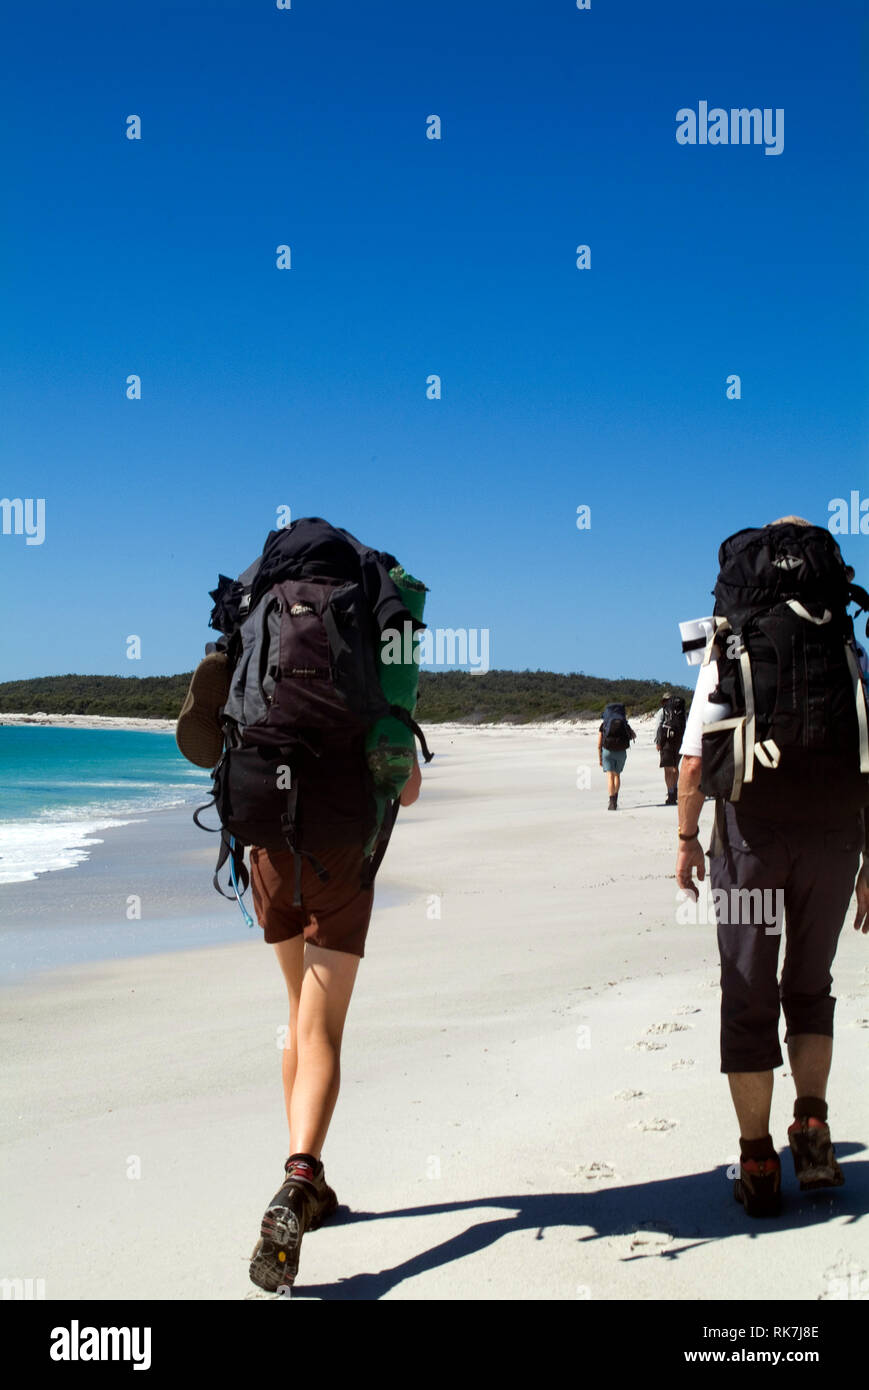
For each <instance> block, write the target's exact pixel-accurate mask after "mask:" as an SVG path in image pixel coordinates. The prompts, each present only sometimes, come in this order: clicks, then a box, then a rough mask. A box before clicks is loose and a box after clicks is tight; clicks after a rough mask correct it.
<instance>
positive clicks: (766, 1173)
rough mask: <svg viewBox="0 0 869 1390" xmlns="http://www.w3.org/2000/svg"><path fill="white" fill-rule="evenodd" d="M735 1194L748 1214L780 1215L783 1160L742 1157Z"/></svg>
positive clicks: (734, 1186)
mask: <svg viewBox="0 0 869 1390" xmlns="http://www.w3.org/2000/svg"><path fill="white" fill-rule="evenodd" d="M733 1195H734V1197H735V1198H736V1200H737V1202H741V1203H742V1205H743V1206H744V1207H745V1214H746V1216H778V1214H779V1212H780V1211H781V1160H780V1159H779V1158H778V1157H775V1158H742V1159H740V1162H739V1177H738V1178H735V1179H734V1181H733Z"/></svg>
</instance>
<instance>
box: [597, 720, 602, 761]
mask: <svg viewBox="0 0 869 1390" xmlns="http://www.w3.org/2000/svg"><path fill="white" fill-rule="evenodd" d="M597 760H598V762H599V763H600V765H601V767H603V729H602V728H601V729H599V730H598V735H597Z"/></svg>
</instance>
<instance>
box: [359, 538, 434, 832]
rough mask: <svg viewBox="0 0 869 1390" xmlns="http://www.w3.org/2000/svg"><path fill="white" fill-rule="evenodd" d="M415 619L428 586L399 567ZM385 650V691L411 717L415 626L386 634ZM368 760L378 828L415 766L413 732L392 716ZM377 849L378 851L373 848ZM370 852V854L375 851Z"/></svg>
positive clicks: (395, 572) (376, 733)
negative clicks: (388, 806) (376, 807)
mask: <svg viewBox="0 0 869 1390" xmlns="http://www.w3.org/2000/svg"><path fill="white" fill-rule="evenodd" d="M389 577H390V579H391V580H392V581H393V583H394V584H395V587H396V588H397V590H398V592H399V594H400V596H401V598H402V599H403V601H404V603H405V604H406V606H407V610H408V612H409V613H410V614H411V616H412V618H415V619H416V620H417V621H418V622H420V623H421V622H422V615H423V610H424V609H425V596H426V592H427V590H426V586H425V585H424V584H422V583H421V582H420V580H418V579H414V577H413V575H410V574H408V573H407V572H406V570H404V569H403V568H402V567H401V565H397V566H396V567H395V568H394V569H391V570H390V571H389ZM384 637H385V638H386V640H384V641H382V642H381V644H380V653H379V657H380V685H381V688H382V690H383V694H384V696H385V698H386V699H387V700H388V702H389V704H390V707H392V706H399V707H400V708H401V709H402V710H404V711H405V712H406V714H407V715H412V714H413V713H414V711H415V709H416V701H417V691H418V689H419V660H418V658H419V649H418V647H417V646H416V643H415V641H414V633H413V631H412V629H411V627H410V624H409V623H407V624H405V627H404V629H403V630H401V631H399V630H398V629H396V630H395V631H393V632H392V633H390V634H388V636H387V634H384ZM365 756H366V760H367V762H368V767H369V770H370V772H371V775H372V777H373V779H374V790H375V795H376V797H377V800H378V815H377V821H378V824H380V823H381V821H382V819H383V816H384V815H385V814H386V805H387V803H389V802H396V801H397V800H398V798H399V797H400V796H401V793H402V792H403V790H404V788H405V786H406V785H407V781H408V778H409V777H410V774H411V772H412V770H413V765H414V763H415V762H416V745H415V743H414V734H413V729H412V728H411V727H410V726H409V724H407V723H406V722H404V718H397V717H396V716H395V715H394V714H392V713H390V714H387V715H385V716H384V717H383V718H381V719H378V720H377V722H376V724H373V725H372V727H371V728H370V729H369V731H368V733H367V735H366V737H365ZM372 847H373V846H372ZM372 847H369V846H366V848H372Z"/></svg>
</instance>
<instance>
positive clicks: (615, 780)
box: [597, 703, 636, 811]
mask: <svg viewBox="0 0 869 1390" xmlns="http://www.w3.org/2000/svg"><path fill="white" fill-rule="evenodd" d="M635 738H636V734H635V733H634V731H633V729H632V728H631V726H630V724H629V723H628V716H627V712H626V710H625V707H624V705H622V704H618V703H612V704H609V705H607V706H606V708H605V710H604V712H603V721H602V723H601V726H600V729H599V731H598V736H597V755H598V761H599V763H600V765H601V767H602V768H603V770H604V772H605V773H606V775H607V786H608V788H609V806H608V807H607V810H608V811H617V810H618V809H619V788H620V786H621V781H622V772H623V771H624V767H625V763H626V762H627V758H628V749H629V747H630V745H631V743H632V741H633V740H634V739H635Z"/></svg>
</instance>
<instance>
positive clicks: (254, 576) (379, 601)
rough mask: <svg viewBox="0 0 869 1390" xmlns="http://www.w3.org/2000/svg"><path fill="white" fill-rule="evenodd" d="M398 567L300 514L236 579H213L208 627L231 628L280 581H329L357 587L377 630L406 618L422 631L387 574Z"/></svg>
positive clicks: (390, 559)
mask: <svg viewBox="0 0 869 1390" xmlns="http://www.w3.org/2000/svg"><path fill="white" fill-rule="evenodd" d="M397 565H398V561H397V560H396V558H395V556H394V555H390V554H389V553H388V552H386V551H378V550H371V549H370V548H369V547H368V546H364V545H362V543H361V542H360V541H358V540H357V539H356V537H355V536H353V535H351V534H350V532H349V531H344V530H342V529H340V528H338V527H335V526H332V525H331V524H330V523H329V522H328V521H325V520H324V519H323V518H322V517H319V516H311V517H300V518H299V519H298V520H296V521H292V522H290V524H289V526H285V527H282V528H281V529H280V530H278V531H270V532H269V534H268V536H267V537H266V539H265V544H264V545H263V549H262V554H261V555H260V556H258V557H257V559H256V560H254V562H253V564H251V565H249V566H248V567H247V569H246V570H244V571H243V572H242V573H241V574H240V575H239V577H238V579H237V580H233V579H228V578H227V576H226V575H220V576H219V577H218V583H217V588H216V589H213V590H212V591H211V594H210V597H211V598H212V599H213V600H214V608H213V609H212V613H211V620H210V625H211V627H213V628H216V629H217V631H218V632H223V633H225V634H230V633H232V632H234V631H235V630H236V628H237V627H238V626H239V624H240V623H241V622H242V621H243V620H244V618H245V617H246V616H247V613H248V612H249V611H250V609H251V608H253V607H254V606H255V605H256V604H257V603H258V602H259V600H260V598H261V597H262V596H263V594H265V593H266V592H267V591H268V590H269V589H270V588H271V587H272V585H274V584H277V583H280V582H281V581H282V580H284V579H306V580H311V579H314V580H316V579H332V580H347V581H348V582H350V583H356V584H359V585H360V587H361V588H362V590H363V592H364V594H365V597H366V599H367V600H368V604H369V608H370V610H371V613H372V616H373V618H374V620H375V622H376V624H377V626H378V628H379V630H380V631H381V632H384V631H385V630H386V629H387V628H389V629H391V628H396V629H397V630H398V631H399V632H400V631H402V630H403V624H404V623H405V622H409V623H410V624H411V629H412V631H417V630H421V629H423V628H424V627H425V623H424V622H422V621H421V620H420V619H419V618H415V617H414V616H413V614H412V613H411V612H410V611H409V610H408V608H407V607H406V605H405V603H404V600H403V599H402V597H401V594H400V593H399V590H398V588H397V586H396V584H395V583H394V581H393V580H392V579H391V578H390V576H389V570H390V569H394V568H395V567H396V566H397Z"/></svg>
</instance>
